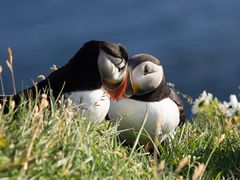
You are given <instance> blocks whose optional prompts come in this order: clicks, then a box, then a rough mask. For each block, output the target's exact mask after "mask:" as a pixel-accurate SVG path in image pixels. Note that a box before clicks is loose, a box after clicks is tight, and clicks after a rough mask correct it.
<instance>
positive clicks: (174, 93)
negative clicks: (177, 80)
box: [167, 83, 186, 125]
mask: <svg viewBox="0 0 240 180" xmlns="http://www.w3.org/2000/svg"><path fill="white" fill-rule="evenodd" d="M167 85H168V87H169V89H170V95H169V97H170V99H171V100H173V101H174V102H175V103H176V104H177V106H178V108H179V112H180V123H179V125H182V124H183V123H184V122H185V121H186V114H185V111H184V106H183V103H182V100H181V99H180V97H179V95H178V93H177V91H176V89H175V87H174V84H172V83H167Z"/></svg>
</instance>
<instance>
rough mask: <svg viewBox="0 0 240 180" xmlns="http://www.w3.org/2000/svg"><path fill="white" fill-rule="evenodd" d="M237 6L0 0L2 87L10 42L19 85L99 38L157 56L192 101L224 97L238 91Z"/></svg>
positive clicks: (8, 86) (235, 2) (214, 1)
mask: <svg viewBox="0 0 240 180" xmlns="http://www.w3.org/2000/svg"><path fill="white" fill-rule="evenodd" d="M239 9H240V1H239V0H231V1H226V0H211V1H209V0H201V1H192V0H185V1H178V0H173V1H156V0H155V1H143V0H135V1H134V0H121V1H116V2H113V1H110V0H102V1H92V0H88V1H78V0H72V1H67V0H51V1H49V0H41V1H31V0H25V1H17V0H12V1H9V0H1V1H0V64H1V65H2V66H3V80H4V85H5V90H6V92H7V93H8V94H12V92H13V90H12V82H11V78H10V77H11V76H10V72H9V70H8V69H7V67H6V63H5V59H6V58H7V48H8V47H11V48H12V50H13V58H14V59H13V63H14V72H15V78H16V85H17V90H21V89H22V88H25V87H26V86H31V85H32V80H33V81H37V76H38V75H39V74H44V75H48V74H49V73H50V69H49V67H50V66H51V65H53V64H56V65H57V66H58V67H59V66H61V65H64V64H65V63H66V62H67V61H68V60H69V59H70V58H71V57H72V56H73V55H74V53H75V52H77V51H78V49H79V48H80V47H81V46H82V45H83V43H84V42H86V41H88V40H91V39H100V40H109V41H112V42H115V43H121V44H123V45H124V46H125V47H127V49H128V52H129V55H130V56H131V55H134V54H136V53H143V52H144V53H150V54H152V55H154V56H156V57H158V58H160V59H161V63H162V64H163V66H164V68H165V72H166V74H167V78H168V80H169V81H171V82H173V83H174V84H175V86H176V88H177V89H178V90H179V91H181V92H183V93H185V94H188V95H190V96H191V97H193V98H196V97H197V96H198V95H199V94H200V93H201V92H202V91H203V90H207V91H209V92H211V93H213V94H214V96H217V97H218V98H219V99H220V100H228V98H229V95H230V94H239V92H240V90H239V85H240V72H239V70H240V34H239V33H240V10H239ZM238 97H239V96H238Z"/></svg>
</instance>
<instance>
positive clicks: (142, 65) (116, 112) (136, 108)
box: [108, 54, 185, 148]
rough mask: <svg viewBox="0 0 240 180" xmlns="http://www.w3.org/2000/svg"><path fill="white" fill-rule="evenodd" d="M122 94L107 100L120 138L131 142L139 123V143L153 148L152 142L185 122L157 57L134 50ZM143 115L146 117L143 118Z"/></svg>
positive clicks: (179, 100) (175, 96)
mask: <svg viewBox="0 0 240 180" xmlns="http://www.w3.org/2000/svg"><path fill="white" fill-rule="evenodd" d="M124 96H125V97H127V98H121V99H120V100H119V101H116V102H114V101H111V103H110V109H109V112H108V118H109V119H110V121H113V122H117V125H118V131H119V137H120V140H121V141H122V142H123V143H124V144H125V145H130V146H132V145H133V144H134V142H135V140H136V137H137V134H138V132H139V131H140V129H141V127H142V125H143V123H145V124H144V127H143V131H142V134H141V136H140V138H139V143H140V145H148V146H149V147H150V148H151V147H152V148H153V142H154V141H155V140H156V138H157V140H158V142H162V141H163V140H164V139H166V138H167V137H173V136H174V132H175V129H176V128H177V127H178V126H179V125H181V124H183V123H184V122H185V112H184V107H183V104H182V101H181V99H180V97H179V96H178V94H177V92H176V90H175V88H174V85H173V84H171V83H168V82H167V81H166V76H165V72H164V70H163V67H162V65H161V63H160V60H159V59H157V58H156V57H154V56H152V55H150V54H137V55H134V56H132V57H131V58H129V60H128V81H127V87H126V89H125V93H124ZM145 118H146V119H145Z"/></svg>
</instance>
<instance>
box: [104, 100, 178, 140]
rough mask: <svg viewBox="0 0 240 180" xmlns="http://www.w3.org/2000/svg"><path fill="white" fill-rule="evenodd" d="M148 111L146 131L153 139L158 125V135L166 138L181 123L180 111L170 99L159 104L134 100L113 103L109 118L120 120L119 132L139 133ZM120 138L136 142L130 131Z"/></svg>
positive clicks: (122, 134) (121, 134) (123, 133)
mask: <svg viewBox="0 0 240 180" xmlns="http://www.w3.org/2000/svg"><path fill="white" fill-rule="evenodd" d="M147 110H148V117H147V121H146V124H145V126H144V129H145V130H146V131H147V132H148V134H149V135H150V136H151V138H152V139H154V138H155V132H156V127H157V124H158V126H160V127H159V130H160V131H159V132H158V135H160V134H161V135H163V136H164V135H167V134H169V133H172V132H173V131H174V130H175V128H176V127H177V126H178V124H179V122H180V115H179V109H178V107H177V105H176V104H175V103H174V102H173V101H172V100H171V99H170V98H166V99H163V100H161V101H159V102H143V101H136V100H132V99H122V100H120V101H118V102H114V101H111V103H110V109H109V112H108V116H109V118H110V119H111V120H113V121H116V120H118V119H120V124H119V127H118V129H119V130H124V129H130V128H132V129H134V130H135V131H136V132H138V131H139V130H140V128H141V126H142V123H143V120H144V117H145V115H146V112H147ZM120 137H121V139H125V140H126V141H127V142H128V141H129V142H132V141H134V140H135V137H134V136H133V133H132V131H129V130H128V131H124V132H122V133H120ZM143 141H145V140H143Z"/></svg>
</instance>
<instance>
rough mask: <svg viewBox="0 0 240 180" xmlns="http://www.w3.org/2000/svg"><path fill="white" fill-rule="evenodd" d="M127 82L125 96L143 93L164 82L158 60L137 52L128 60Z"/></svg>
mask: <svg viewBox="0 0 240 180" xmlns="http://www.w3.org/2000/svg"><path fill="white" fill-rule="evenodd" d="M128 63H129V65H128V82H127V87H126V90H125V96H126V97H130V96H132V95H143V94H146V93H149V92H151V91H154V90H155V89H157V88H158V87H159V86H160V84H161V83H165V75H164V71H163V68H162V65H161V64H160V60H159V59H157V58H155V57H153V56H152V55H149V54H137V55H135V56H133V57H131V58H129V61H128Z"/></svg>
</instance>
